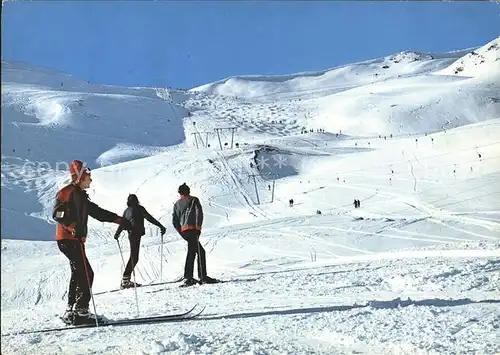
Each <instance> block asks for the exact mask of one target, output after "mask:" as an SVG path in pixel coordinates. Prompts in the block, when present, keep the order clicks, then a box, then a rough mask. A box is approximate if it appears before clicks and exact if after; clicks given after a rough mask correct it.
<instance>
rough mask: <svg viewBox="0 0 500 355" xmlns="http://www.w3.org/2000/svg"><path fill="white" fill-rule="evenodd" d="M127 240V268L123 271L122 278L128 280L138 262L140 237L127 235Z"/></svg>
mask: <svg viewBox="0 0 500 355" xmlns="http://www.w3.org/2000/svg"><path fill="white" fill-rule="evenodd" d="M128 240H129V242H130V256H129V258H128V263H127V266H126V267H125V271H123V278H124V279H130V275H132V271H133V270H134V268H135V266H136V265H137V262H138V261H139V248H140V246H141V236H140V235H134V234H129V236H128Z"/></svg>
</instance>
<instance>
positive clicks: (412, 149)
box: [1, 38, 500, 354]
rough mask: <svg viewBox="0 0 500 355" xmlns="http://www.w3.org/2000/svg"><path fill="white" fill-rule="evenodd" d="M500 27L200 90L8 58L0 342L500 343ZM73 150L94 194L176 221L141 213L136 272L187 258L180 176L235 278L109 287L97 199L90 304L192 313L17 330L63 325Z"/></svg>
mask: <svg viewBox="0 0 500 355" xmlns="http://www.w3.org/2000/svg"><path fill="white" fill-rule="evenodd" d="M499 46H500V38H496V39H494V40H493V41H491V42H489V43H487V44H485V45H483V46H481V47H479V48H475V49H474V50H467V51H458V52H451V53H417V52H411V51H407V52H401V53H395V54H393V55H389V56H387V57H384V58H378V59H373V60H369V61H366V62H361V63H354V64H350V65H346V66H343V67H339V68H333V69H328V70H325V71H322V72H317V73H298V74H293V75H286V76H239V77H231V78H227V79H224V80H221V81H218V82H214V83H209V84H207V85H204V86H201V87H197V88H193V89H190V90H173V89H168V88H142V87H118V86H107V85H99V84H95V83H89V82H87V81H85V80H80V79H78V78H75V77H73V76H71V75H69V74H63V73H60V72H57V71H53V70H48V69H44V68H38V67H35V66H32V65H28V64H26V63H16V62H8V61H2V127H1V128H2V170H1V174H2V204H1V205H2V207H1V208H2V219H1V223H2V226H1V228H2V229H1V231H2V246H1V250H2V251H1V252H2V254H1V256H2V263H1V267H2V288H1V291H2V305H1V307H2V312H1V313H2V315H1V316H2V322H1V327H2V342H1V346H2V354H125V353H127V354H128V353H134V354H136V353H139V354H163V353H172V354H498V353H499V352H500V342H499V341H498V339H500V291H499V290H500V243H499V239H500V60H499V53H500V48H499ZM216 129H217V130H216ZM73 159H80V160H82V161H84V162H86V163H87V164H88V165H89V166H90V167H91V168H92V178H93V183H92V186H91V188H90V189H89V195H90V196H91V199H92V201H94V202H96V203H97V204H99V205H100V206H101V207H103V208H106V209H108V210H111V211H113V212H116V213H118V214H121V213H122V212H123V210H124V209H125V208H126V199H127V196H128V194H129V193H135V194H137V195H138V197H139V200H140V201H141V203H142V204H143V205H144V206H145V207H146V209H147V210H148V211H149V212H150V213H151V214H152V215H153V216H155V217H156V218H157V219H158V220H159V221H160V222H161V223H163V224H164V225H165V226H166V227H167V234H165V236H164V237H163V238H162V237H160V234H159V231H158V228H156V227H154V226H152V225H147V227H148V228H147V233H146V235H145V236H144V237H143V238H142V247H141V254H140V259H139V263H138V265H137V267H136V275H135V277H136V281H137V282H140V283H145V284H147V283H152V282H160V281H172V280H175V279H178V278H179V277H181V276H182V275H183V268H184V260H185V256H186V255H185V254H186V250H187V245H186V243H185V242H184V241H183V240H182V239H181V238H180V237H179V236H178V235H177V234H176V232H175V231H174V229H173V227H172V225H171V212H172V206H173V203H174V202H175V201H176V199H177V198H178V195H177V187H178V186H179V185H180V184H182V183H183V182H186V183H187V184H188V185H189V186H190V187H191V192H192V194H193V195H195V196H198V197H199V198H200V200H201V202H202V204H203V207H204V211H205V222H204V226H203V232H202V236H201V239H200V240H201V243H202V245H203V246H204V248H205V249H206V252H207V264H208V265H207V268H208V274H209V275H210V276H212V277H215V278H219V279H222V280H227V281H228V282H225V283H221V284H216V285H197V286H193V287H189V288H179V287H178V286H179V283H166V284H163V285H157V286H147V287H142V288H138V289H137V299H138V301H139V302H138V304H136V296H135V293H134V290H133V289H127V290H122V291H118V292H112V293H108V292H106V291H109V290H113V289H116V288H118V287H119V284H120V280H121V274H122V271H123V266H122V258H121V256H120V252H119V248H118V245H117V243H116V241H115V240H114V239H113V234H114V231H115V230H116V225H114V224H107V223H100V222H98V221H96V220H92V219H91V220H90V222H89V223H90V224H89V226H90V232H89V236H88V239H87V243H86V250H87V255H88V258H89V260H90V263H91V265H92V268H93V270H94V272H95V281H94V286H93V292H94V299H95V304H96V309H97V312H98V313H100V314H103V315H105V316H106V317H107V318H109V319H119V318H126V317H135V316H137V315H138V314H139V316H149V315H161V314H165V313H169V312H180V311H183V310H186V309H189V308H191V307H192V306H193V305H194V304H196V303H198V304H199V305H200V306H205V307H206V308H205V312H204V313H203V314H202V315H201V316H200V317H199V318H198V319H196V320H190V321H185V322H177V323H164V324H153V325H135V326H126V327H112V326H111V327H99V328H92V329H82V330H70V331H65V332H54V333H46V334H31V335H19V334H18V335H16V332H20V331H23V330H29V329H37V328H45V327H56V326H61V325H62V324H61V322H60V320H59V319H58V318H57V317H56V315H57V314H59V315H61V314H62V313H63V311H64V308H65V305H66V297H67V289H68V281H69V272H70V268H69V265H68V261H67V259H66V258H65V257H64V255H62V254H61V253H60V252H59V250H58V248H57V246H56V243H55V240H54V239H55V236H54V235H55V222H53V221H52V219H51V209H52V204H53V200H54V197H55V194H56V192H57V191H58V189H59V188H61V187H62V186H64V184H65V183H67V182H68V178H69V176H68V171H67V168H68V164H69V162H70V161H71V160H73ZM290 199H293V201H294V203H293V206H290V205H289V200H290ZM355 199H357V200H359V201H360V202H361V206H360V208H354V205H353V201H354V200H355ZM124 234H125V233H124ZM124 234H123V235H124ZM162 243H163V244H162ZM120 246H121V248H122V250H123V253H124V254H125V255H124V258H125V261H126V260H127V258H128V251H129V246H128V240H127V237H126V236H122V238H121V239H120ZM162 251H163V255H162ZM91 305H92V304H91ZM137 306H138V307H137ZM7 334H8V335H7Z"/></svg>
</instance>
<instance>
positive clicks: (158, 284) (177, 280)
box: [94, 277, 184, 296]
mask: <svg viewBox="0 0 500 355" xmlns="http://www.w3.org/2000/svg"><path fill="white" fill-rule="evenodd" d="M182 280H184V277H181V278H178V279H176V280H172V281H161V282H153V283H149V284H144V285H140V286H137V288H142V287H149V286H160V285H168V284H175V283H177V282H181V281H182ZM128 289H132V290H133V289H134V288H133V287H129V288H116V289H113V290H108V291H101V292H95V293H94V296H97V295H104V294H106V293H114V292H118V291H123V290H128Z"/></svg>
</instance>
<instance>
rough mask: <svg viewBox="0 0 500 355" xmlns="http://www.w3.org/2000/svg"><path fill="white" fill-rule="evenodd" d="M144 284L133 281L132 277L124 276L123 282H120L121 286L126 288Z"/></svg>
mask: <svg viewBox="0 0 500 355" xmlns="http://www.w3.org/2000/svg"><path fill="white" fill-rule="evenodd" d="M141 286H142V285H141V284H140V283H137V282H133V281H131V280H130V277H124V278H122V282H121V284H120V288H121V289H122V290H123V289H126V288H133V287H141Z"/></svg>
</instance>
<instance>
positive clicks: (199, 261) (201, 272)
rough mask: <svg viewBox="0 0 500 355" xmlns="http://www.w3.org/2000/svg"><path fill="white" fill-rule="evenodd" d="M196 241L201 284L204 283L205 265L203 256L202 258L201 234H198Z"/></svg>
mask: <svg viewBox="0 0 500 355" xmlns="http://www.w3.org/2000/svg"><path fill="white" fill-rule="evenodd" d="M196 242H197V243H198V268H199V269H200V275H201V277H200V284H203V276H204V275H203V266H202V265H201V258H200V255H201V254H200V234H198V235H197V236H196Z"/></svg>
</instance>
